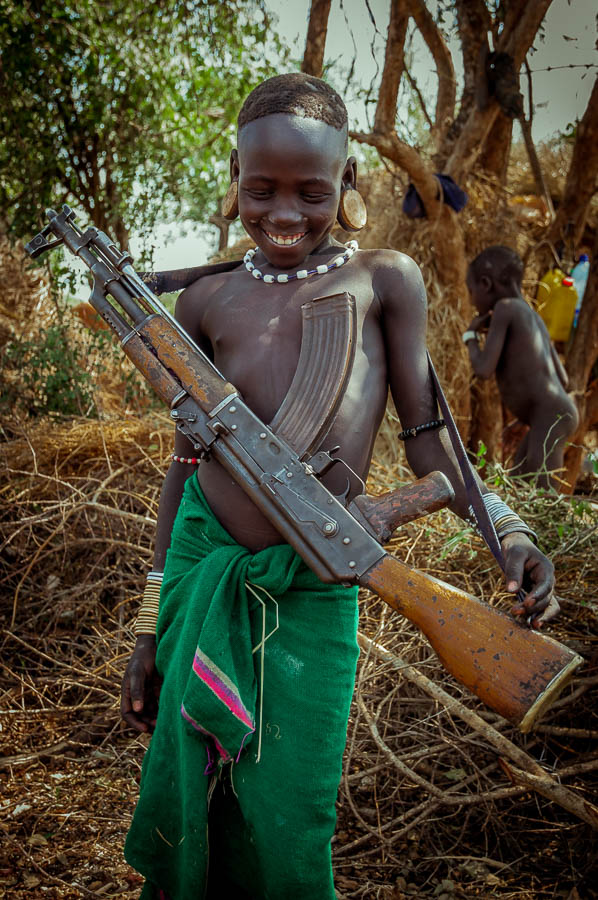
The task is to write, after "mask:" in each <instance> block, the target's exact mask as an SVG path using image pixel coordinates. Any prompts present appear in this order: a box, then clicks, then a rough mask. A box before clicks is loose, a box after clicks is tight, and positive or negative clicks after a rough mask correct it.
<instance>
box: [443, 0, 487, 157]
mask: <svg viewBox="0 0 598 900" xmlns="http://www.w3.org/2000/svg"><path fill="white" fill-rule="evenodd" d="M456 7H457V22H458V25H459V38H460V41H461V53H462V57H463V91H462V93H461V98H460V101H459V112H458V114H457V117H456V118H455V120H454V121H453V122H452V123H451V124H450V126H449V128H448V130H447V131H446V133H445V135H444V139H443V141H442V143H441V144H440V145H439V147H438V155H437V165H438V168H439V169H443V167H444V162H445V161H446V159H447V158H448V156H449V154H450V151H451V147H452V145H453V143H454V142H455V141H456V139H457V138H458V137H459V135H460V134H461V131H462V130H463V126H464V125H465V122H466V121H467V118H468V116H469V114H470V112H471V110H472V109H473V108H474V106H475V104H476V103H477V102H478V95H479V89H480V84H481V80H482V79H483V82H484V85H485V82H486V72H485V67H484V59H485V56H486V53H487V52H488V38H487V33H488V31H489V30H490V28H491V26H492V18H491V16H490V13H489V12H488V8H487V6H486V4H485V3H484V0H457V2H456Z"/></svg>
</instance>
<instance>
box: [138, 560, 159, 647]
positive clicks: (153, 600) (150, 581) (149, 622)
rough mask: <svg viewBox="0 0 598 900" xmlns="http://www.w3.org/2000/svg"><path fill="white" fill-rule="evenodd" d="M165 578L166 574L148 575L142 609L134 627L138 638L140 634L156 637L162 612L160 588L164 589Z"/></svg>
mask: <svg viewBox="0 0 598 900" xmlns="http://www.w3.org/2000/svg"><path fill="white" fill-rule="evenodd" d="M163 578H164V572H148V573H147V575H146V581H145V589H144V591H143V599H142V600H141V607H140V609H139V613H138V614H137V619H136V621H135V625H134V626H133V633H134V634H135V635H136V636H139V635H140V634H154V635H155V633H156V625H157V623H158V613H159V611H160V588H161V587H162V579H163Z"/></svg>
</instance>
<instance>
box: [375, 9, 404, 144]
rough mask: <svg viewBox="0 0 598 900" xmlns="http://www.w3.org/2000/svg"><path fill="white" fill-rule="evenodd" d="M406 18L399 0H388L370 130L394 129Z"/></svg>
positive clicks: (401, 71)
mask: <svg viewBox="0 0 598 900" xmlns="http://www.w3.org/2000/svg"><path fill="white" fill-rule="evenodd" d="M408 21H409V17H408V15H406V13H405V11H404V8H403V4H402V3H401V0H392V2H391V5H390V21H389V23H388V32H387V37H386V51H385V54H384V68H383V70H382V78H381V81H380V89H379V91H378V103H377V106H376V116H375V119H374V131H375V132H380V133H381V134H383V133H389V132H391V131H394V130H395V120H396V116H397V98H398V94H399V84H400V83H401V76H402V74H403V69H404V48H405V35H406V34H407V23H408Z"/></svg>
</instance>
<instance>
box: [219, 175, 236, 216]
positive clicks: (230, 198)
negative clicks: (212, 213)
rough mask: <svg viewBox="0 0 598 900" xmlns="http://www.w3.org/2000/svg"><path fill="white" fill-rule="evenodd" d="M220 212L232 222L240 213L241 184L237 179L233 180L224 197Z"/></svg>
mask: <svg viewBox="0 0 598 900" xmlns="http://www.w3.org/2000/svg"><path fill="white" fill-rule="evenodd" d="M220 212H221V213H222V215H223V216H224V218H225V219H228V220H229V221H230V222H232V220H233V219H236V218H237V216H238V215H239V184H238V182H237V181H231V183H230V186H229V189H228V190H227V192H226V194H225V195H224V197H223V198H222V203H221V204H220Z"/></svg>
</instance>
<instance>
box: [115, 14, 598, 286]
mask: <svg viewBox="0 0 598 900" xmlns="http://www.w3.org/2000/svg"><path fill="white" fill-rule="evenodd" d="M530 2H533V0H530ZM266 5H267V6H268V8H269V9H270V10H271V12H273V13H274V14H276V16H278V19H279V24H278V27H277V31H278V33H279V34H281V36H282V37H283V39H284V40H285V41H286V43H287V44H289V45H290V46H291V48H292V50H293V55H294V56H295V57H296V58H300V57H301V56H302V55H303V49H304V45H305V35H306V31H307V18H308V12H309V5H310V3H309V0H266ZM428 5H429V8H430V9H431V10H432V11H434V10H435V8H436V2H435V0H428ZM369 8H370V10H371V12H372V14H373V17H374V20H375V26H374V24H373V23H372V21H371V18H370V15H369V13H368V8H367V5H366V0H333V2H332V10H331V14H330V20H329V27H328V36H327V41H326V61H327V62H328V61H331V60H334V61H335V62H336V64H337V65H338V66H340V67H348V66H349V65H350V62H351V59H352V58H353V55H354V54H355V52H356V53H357V56H356V67H355V71H356V75H355V79H354V83H355V84H356V83H357V82H361V83H362V84H364V85H367V84H368V83H369V82H370V81H371V80H372V78H375V76H376V64H377V65H378V67H379V69H380V71H381V68H382V65H383V62H384V40H385V35H386V29H387V26H388V16H389V8H390V0H369ZM596 11H597V6H596V3H595V2H593V0H553V3H552V4H551V6H550V9H549V11H548V13H547V15H546V18H545V20H544V35H545V37H544V40H541V39H539V38H537V40H536V43H535V49H534V51H533V52H531V53H530V54H529V56H528V60H529V63H530V67H531V69H532V71H533V72H534V74H533V94H534V106H535V110H534V119H533V134H534V138H535V140H536V141H541V140H543V139H545V138H547V137H550V136H551V135H553V134H554V133H555V132H557V131H560V130H564V129H565V128H566V126H567V124H568V123H569V122H574V121H575V120H576V119H577V118H579V117H580V116H581V115H582V114H583V111H584V109H585V107H586V104H587V101H588V98H589V95H590V92H591V89H592V85H593V82H594V79H595V78H596V75H597V74H598V69H596V68H592V69H585V68H573V69H569V68H560V69H554V70H553V71H550V72H547V71H541V70H545V69H546V68H547V67H548V66H551V67H555V66H569V65H570V64H574V65H576V64H579V63H582V64H585V63H598V53H597V50H596V41H597V37H598V35H597V25H596V18H595V17H596ZM352 35H353V36H352ZM567 38H570V39H569V40H567ZM354 40H355V43H356V45H357V50H356V51H355V47H354V42H353V41H354ZM450 49H451V52H452V54H453V60H454V64H455V68H456V71H457V78H458V79H459V78H460V77H461V66H460V62H461V60H460V49H459V42H458V40H452V41H451V42H450ZM413 57H414V62H413V66H412V69H411V74H412V75H413V77H414V78H415V79H416V81H417V82H418V85H419V86H420V89H421V90H422V91H423V92H424V96H426V95H427V96H429V97H430V99H431V103H430V108H431V109H433V98H434V96H435V91H436V75H435V68H434V64H433V60H432V57H431V55H430V53H429V51H428V49H427V47H426V46H425V44H424V43H423V41H422V40H421V39H419V38H418V37H416V40H415V41H414V44H413ZM535 70H540V71H535ZM378 77H379V76H378ZM335 86H336V87H337V88H338V89H340V91H341V93H342V92H343V91H342V85H340V84H339V83H338V82H336V83H335ZM522 89H523V93H524V96H527V83H526V79H522ZM353 93H354V91H353V90H349V92H348V94H347V95H345V100H346V101H347V105H348V109H349V116H350V119H351V120H352V121H351V125H353V126H356V127H364V126H365V123H366V119H365V114H364V107H363V104H362V103H361V102H352V101H351V96H352V95H353ZM349 94H350V95H351V96H349ZM372 111H373V108H372ZM400 112H401V111H400V110H399V115H400ZM517 137H518V135H517V132H516V134H515V139H517ZM216 240H217V238H216V229H215V228H213V227H212V228H210V230H209V231H208V232H207V233H206V230H205V229H203V233H202V229H200V228H198V227H197V226H194V225H192V224H189V225H188V233H187V235H182V234H181V233H180V229H178V228H177V226H172V225H171V226H159V227H158V228H157V229H156V232H155V234H154V237H153V241H152V243H154V245H155V246H156V252H155V256H154V267H155V268H156V269H175V268H178V267H183V266H187V265H196V264H199V263H200V262H203V261H204V260H205V259H206V258H207V257H208V256H209V255H210V253H211V252H213V249H214V247H215V246H216V245H217V244H216ZM132 250H133V253H134V252H135V242H134V241H133V242H132Z"/></svg>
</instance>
